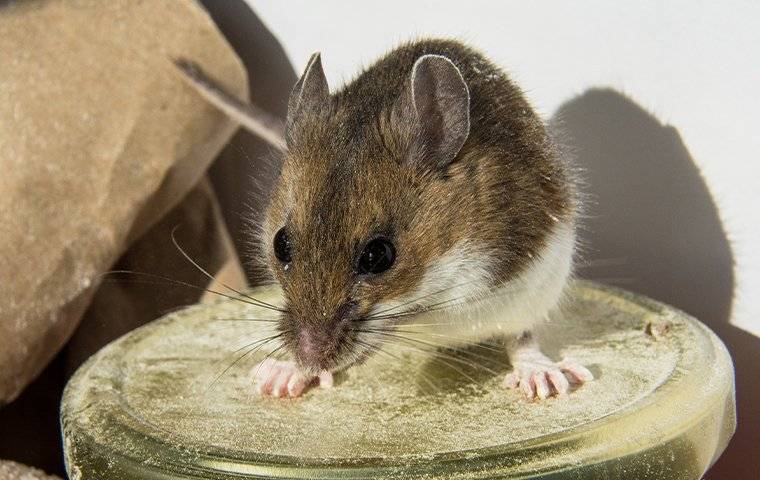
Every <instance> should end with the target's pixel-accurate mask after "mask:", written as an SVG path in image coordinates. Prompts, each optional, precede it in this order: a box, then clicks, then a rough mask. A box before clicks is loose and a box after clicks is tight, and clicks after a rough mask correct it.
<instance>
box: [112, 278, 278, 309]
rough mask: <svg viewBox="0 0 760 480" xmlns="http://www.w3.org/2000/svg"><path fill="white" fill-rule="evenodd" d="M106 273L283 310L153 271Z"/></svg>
mask: <svg viewBox="0 0 760 480" xmlns="http://www.w3.org/2000/svg"><path fill="white" fill-rule="evenodd" d="M106 275H138V276H142V277H147V278H154V279H158V280H162V281H164V282H166V283H168V284H169V285H178V286H181V287H187V288H192V289H194V290H198V291H199V292H208V293H212V294H214V295H219V296H221V297H224V298H228V299H230V300H235V301H237V302H242V303H246V304H248V305H253V306H255V307H261V308H267V309H269V310H276V311H279V312H283V310H280V309H276V308H270V307H267V306H265V305H259V304H257V303H254V302H251V301H249V300H247V299H244V298H240V297H236V296H234V295H229V294H227V293H224V292H218V291H216V290H212V289H210V288H204V287H199V286H198V285H195V284H192V283H188V282H184V281H182V280H175V279H173V278H170V277H165V276H163V275H156V274H154V273H146V272H138V271H135V270H110V271H108V272H104V273H102V274H101V276H106Z"/></svg>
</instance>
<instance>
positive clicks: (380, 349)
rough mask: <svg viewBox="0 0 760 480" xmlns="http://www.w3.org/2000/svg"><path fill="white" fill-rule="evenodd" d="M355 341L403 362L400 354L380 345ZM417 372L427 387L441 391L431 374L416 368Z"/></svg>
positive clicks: (370, 349)
mask: <svg viewBox="0 0 760 480" xmlns="http://www.w3.org/2000/svg"><path fill="white" fill-rule="evenodd" d="M355 342H356V343H358V344H359V345H362V346H364V347H365V348H367V349H368V350H369V351H372V352H375V353H380V354H384V355H386V356H388V357H390V358H392V359H394V360H397V361H399V362H403V361H404V359H403V358H401V357H400V356H398V355H396V354H393V353H391V352H388V351H386V350H384V349H383V348H382V347H381V346H380V345H373V344H371V343H369V342H365V341H363V340H359V339H356V340H355ZM417 373H418V374H420V375H421V377H422V379H423V380H424V381H425V383H427V384H428V386H429V387H432V388H433V389H434V390H435V391H436V393H438V394H440V393H441V389H440V388H439V387H437V386H436V385H435V383H434V382H432V381H431V380H430V378H431V376H430V375H429V374H427V373H425V372H424V371H423V370H418V372H417Z"/></svg>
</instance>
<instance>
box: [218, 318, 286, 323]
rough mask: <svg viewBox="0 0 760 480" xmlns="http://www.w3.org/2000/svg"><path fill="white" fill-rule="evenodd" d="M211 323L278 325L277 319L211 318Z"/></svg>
mask: <svg viewBox="0 0 760 480" xmlns="http://www.w3.org/2000/svg"><path fill="white" fill-rule="evenodd" d="M209 321H211V322H269V323H278V320H277V319H276V318H211V319H209Z"/></svg>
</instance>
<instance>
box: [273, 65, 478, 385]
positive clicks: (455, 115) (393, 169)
mask: <svg viewBox="0 0 760 480" xmlns="http://www.w3.org/2000/svg"><path fill="white" fill-rule="evenodd" d="M360 80H361V78H360ZM364 80H365V81H364V85H363V87H362V88H355V89H353V90H351V86H350V85H349V87H347V88H346V90H344V91H343V92H339V93H338V94H336V95H330V93H329V90H328V85H327V81H326V78H325V75H324V72H323V70H322V65H321V62H320V58H319V55H318V54H315V55H314V56H312V58H311V60H310V61H309V64H308V66H307V68H306V70H305V72H304V74H303V76H302V77H301V79H300V80H299V81H298V83H297V84H296V86H295V87H294V89H293V93H292V95H291V98H290V101H289V105H288V121H287V127H286V128H287V145H288V148H287V152H286V153H285V157H284V162H283V166H282V171H281V175H280V179H279V181H278V183H277V185H276V187H275V191H274V193H273V196H272V199H271V203H270V206H269V208H268V210H267V214H266V218H265V220H264V222H263V225H262V228H261V248H262V250H263V253H264V255H265V256H266V261H267V264H268V265H269V267H270V270H271V273H272V274H273V276H274V277H275V278H276V279H277V281H278V282H279V283H280V284H281V286H282V288H283V292H284V296H285V304H284V309H285V310H286V312H284V313H283V314H282V318H281V321H280V322H281V323H280V330H281V331H282V332H283V334H284V335H283V339H284V342H285V345H286V346H287V348H289V349H290V350H291V352H292V353H293V355H294V357H295V359H296V360H297V362H298V363H299V365H300V366H301V368H303V369H304V370H306V371H310V372H316V371H319V370H334V369H337V368H341V367H344V366H347V365H349V364H352V363H354V362H357V361H360V360H362V359H363V358H365V357H366V356H368V355H369V354H370V353H372V352H373V351H374V350H375V349H376V347H377V345H378V343H379V342H381V341H382V340H386V339H387V338H386V337H385V336H387V335H391V334H390V332H388V330H387V329H388V328H389V327H390V325H392V324H394V323H395V322H398V321H399V319H400V317H397V315H401V314H404V313H409V312H410V310H411V309H413V308H417V309H419V308H420V305H430V302H431V300H432V299H434V298H436V297H435V293H436V292H437V291H439V290H445V289H446V288H447V287H451V288H452V289H453V288H454V287H456V284H461V283H463V282H464V281H470V280H477V279H484V278H485V277H486V276H487V269H486V268H485V266H484V263H485V262H484V258H483V256H482V254H481V252H479V251H478V249H477V248H474V247H476V245H474V244H472V243H468V242H464V240H465V239H468V238H471V237H472V236H473V235H474V233H473V231H474V230H476V229H477V228H478V226H477V225H476V224H475V221H474V217H476V216H477V215H473V213H474V212H473V210H472V208H473V205H472V204H473V202H474V201H475V199H474V198H473V197H472V195H471V194H470V190H468V188H467V187H466V185H465V184H466V182H467V181H468V178H471V175H468V173H467V172H465V171H464V170H463V169H461V168H450V167H454V165H450V164H451V163H452V161H453V160H454V158H455V157H457V155H458V154H460V150H462V146H463V145H464V144H465V141H466V140H467V138H468V135H469V128H470V121H469V120H470V119H469V101H470V100H469V91H468V88H467V85H466V83H465V81H464V80H463V78H462V75H461V73H460V71H459V70H458V69H457V67H456V66H455V65H454V64H453V63H452V62H451V61H450V60H448V59H447V58H444V57H441V56H437V55H426V56H423V57H421V58H419V59H417V61H416V62H414V64H413V67H412V68H411V69H409V70H408V71H407V73H406V75H405V78H399V79H396V80H391V81H388V79H385V80H383V79H382V78H376V79H371V80H369V81H367V79H364ZM371 84H374V85H371ZM394 84H395V85H394ZM372 88H374V90H372ZM389 89H390V90H395V92H388V91H387V90H389ZM463 153H464V152H463ZM480 234H484V235H487V232H480ZM475 277H477V278H475ZM426 302H427V303H426ZM388 338H389V337H388Z"/></svg>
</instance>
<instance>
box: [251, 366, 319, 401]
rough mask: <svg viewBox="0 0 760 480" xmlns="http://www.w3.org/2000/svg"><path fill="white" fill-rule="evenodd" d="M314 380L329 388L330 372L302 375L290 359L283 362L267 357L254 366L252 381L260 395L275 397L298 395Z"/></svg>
mask: <svg viewBox="0 0 760 480" xmlns="http://www.w3.org/2000/svg"><path fill="white" fill-rule="evenodd" d="M315 380H317V383H318V384H319V386H320V387H322V388H330V387H332V385H333V377H332V373H330V372H322V373H320V374H319V375H318V376H308V375H304V374H302V373H301V372H300V370H298V367H297V366H296V364H295V362H292V361H291V362H283V361H280V360H274V359H271V358H268V359H266V360H264V361H263V362H261V363H260V364H258V365H257V366H256V367H255V368H254V378H253V382H254V383H255V384H256V391H257V392H258V393H259V394H260V395H271V396H273V397H277V398H283V397H299V396H301V394H302V393H303V392H304V391H305V390H306V389H307V388H308V387H309V386H311V385H312V383H314V381H315Z"/></svg>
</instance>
